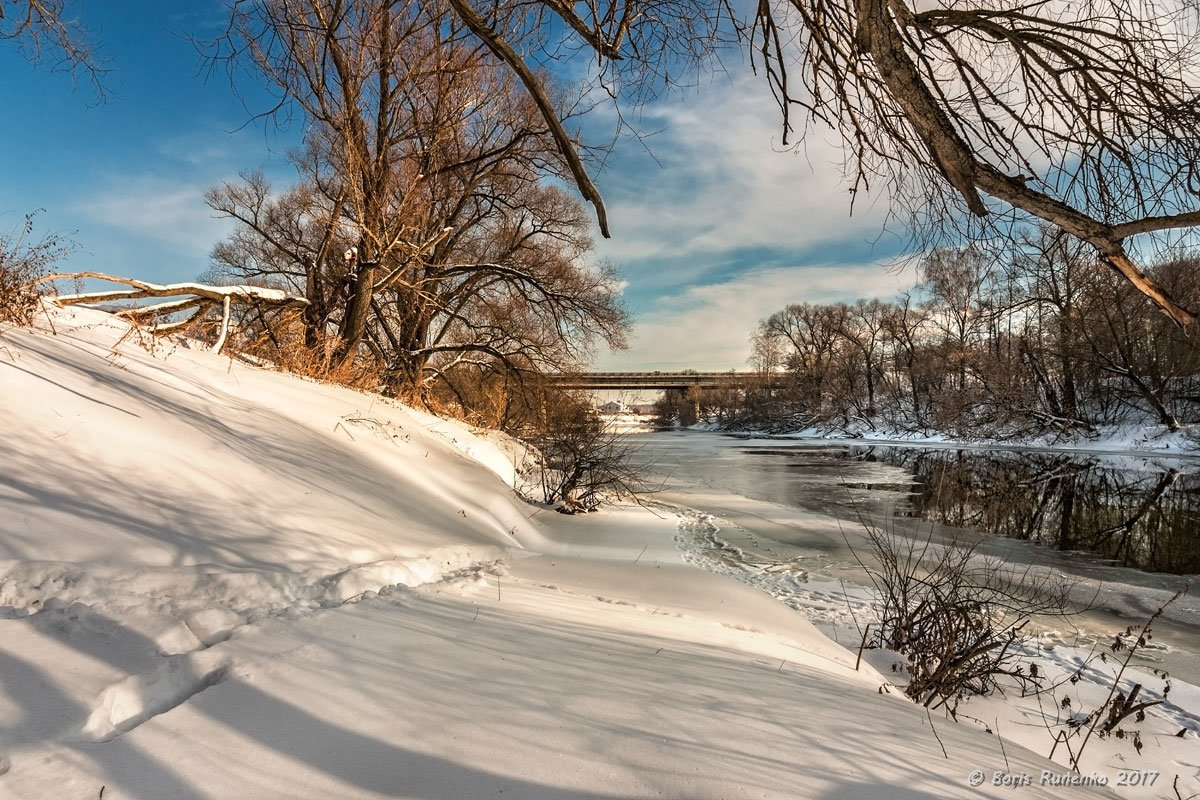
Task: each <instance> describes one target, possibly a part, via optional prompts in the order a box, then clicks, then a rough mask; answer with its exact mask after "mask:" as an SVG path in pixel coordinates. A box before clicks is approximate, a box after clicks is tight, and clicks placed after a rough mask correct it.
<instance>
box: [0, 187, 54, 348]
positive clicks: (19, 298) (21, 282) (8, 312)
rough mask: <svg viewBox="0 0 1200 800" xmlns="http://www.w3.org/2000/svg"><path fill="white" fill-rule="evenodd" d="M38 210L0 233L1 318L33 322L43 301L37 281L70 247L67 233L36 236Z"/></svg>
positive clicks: (26, 322) (12, 322)
mask: <svg viewBox="0 0 1200 800" xmlns="http://www.w3.org/2000/svg"><path fill="white" fill-rule="evenodd" d="M37 213H38V212H36V211H35V212H33V213H30V214H26V215H25V218H24V219H23V220H22V222H21V224H20V225H19V226H18V227H17V228H16V229H15V230H13V231H10V232H9V233H6V234H0V322H6V323H9V324H12V325H31V324H33V317H34V315H35V314H36V313H37V310H38V308H39V304H40V302H41V295H40V294H39V293H38V291H37V289H36V287H35V286H34V281H36V280H37V279H38V278H40V277H41V276H42V275H45V274H46V273H47V272H49V268H50V265H51V264H53V263H54V262H56V261H58V260H59V259H61V258H62V257H64V256H65V255H66V254H67V253H68V252H69V251H70V245H71V242H70V240H69V239H67V237H66V236H64V235H62V234H58V233H49V234H46V235H44V236H42V237H41V238H35V236H34V219H35V217H36V216H37Z"/></svg>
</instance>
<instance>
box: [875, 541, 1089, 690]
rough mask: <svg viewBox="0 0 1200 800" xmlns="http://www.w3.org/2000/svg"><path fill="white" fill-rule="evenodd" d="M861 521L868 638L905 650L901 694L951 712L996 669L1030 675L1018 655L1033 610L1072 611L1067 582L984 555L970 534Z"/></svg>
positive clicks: (992, 684)
mask: <svg viewBox="0 0 1200 800" xmlns="http://www.w3.org/2000/svg"><path fill="white" fill-rule="evenodd" d="M865 527H866V530H867V537H868V542H869V546H870V554H871V556H872V558H870V559H868V560H863V559H860V560H859V563H860V564H862V565H863V567H864V568H865V569H866V571H867V574H868V576H869V578H870V580H871V583H872V584H873V586H874V588H875V590H876V593H877V600H876V602H877V604H878V607H877V611H878V617H879V626H880V627H879V629H878V630H877V631H876V634H875V641H874V644H876V645H877V646H881V647H885V648H887V649H890V650H894V651H896V652H897V653H900V654H901V655H902V656H904V657H905V660H906V662H907V668H908V674H909V683H908V686H907V688H906V689H905V694H907V695H908V696H909V697H910V698H912V699H913V700H914V701H916V702H918V703H921V704H922V705H924V706H926V707H932V708H937V707H938V706H941V705H947V704H948V708H949V710H950V712H951V713H952V714H953V713H954V711H955V709H956V707H957V704H958V702H959V701H960V700H961V699H962V698H963V697H964V696H966V695H969V694H988V693H990V692H992V691H995V690H997V689H999V688H1000V686H999V684H998V681H999V679H1001V678H1002V677H1007V678H1009V679H1011V680H1014V681H1017V682H1018V683H1022V684H1029V683H1033V684H1036V683H1037V677H1036V676H1032V675H1030V674H1028V673H1026V672H1025V671H1024V669H1023V667H1022V666H1021V665H1020V663H1019V660H1020V658H1021V656H1022V655H1023V650H1024V646H1023V645H1024V643H1025V640H1026V638H1027V637H1026V634H1025V633H1024V629H1025V626H1026V625H1027V624H1028V623H1029V621H1030V620H1031V619H1032V618H1033V617H1034V616H1036V615H1056V616H1064V615H1068V614H1070V613H1072V612H1071V611H1070V603H1069V595H1070V589H1071V586H1070V584H1067V583H1063V582H1055V581H1054V579H1053V577H1052V576H1050V575H1048V574H1044V573H1037V572H1034V571H1033V570H1032V569H1031V568H1029V567H1026V568H1024V569H1019V568H1015V567H1011V566H1009V565H1007V564H1005V563H1004V562H1003V561H1002V560H1000V559H999V558H995V557H991V556H985V555H983V554H981V553H979V552H978V548H979V543H978V542H976V543H967V542H963V541H961V540H957V539H955V540H951V541H949V542H946V543H935V542H934V541H933V534H932V532H930V533H929V534H927V535H926V536H925V537H909V536H905V535H903V534H902V533H900V532H898V531H896V530H895V529H892V530H884V529H882V528H879V527H875V526H871V525H866V526H865ZM856 557H857V553H856ZM868 562H869V563H868Z"/></svg>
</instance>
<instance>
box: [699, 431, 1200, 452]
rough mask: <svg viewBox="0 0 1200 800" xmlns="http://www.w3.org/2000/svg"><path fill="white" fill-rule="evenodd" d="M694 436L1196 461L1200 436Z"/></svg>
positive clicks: (1152, 433) (827, 433) (1196, 433)
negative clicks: (1173, 458) (1158, 457)
mask: <svg viewBox="0 0 1200 800" xmlns="http://www.w3.org/2000/svg"><path fill="white" fill-rule="evenodd" d="M691 429H693V430H697V431H711V432H718V433H723V434H726V435H729V436H738V437H745V438H750V439H757V440H764V441H772V440H781V441H831V442H841V443H848V444H886V445H895V446H914V447H943V448H952V449H984V450H1036V451H1044V452H1067V453H1089V454H1096V455H1133V456H1154V455H1163V456H1171V457H1179V458H1200V430H1197V429H1196V428H1195V426H1186V427H1185V428H1184V429H1183V430H1179V431H1172V430H1170V429H1168V428H1167V427H1166V426H1162V425H1109V426H1098V427H1097V429H1096V431H1095V433H1093V434H1086V433H1081V432H1076V433H1073V434H1050V433H1046V434H1039V435H1033V436H1030V435H1013V436H992V437H988V436H976V437H969V436H955V435H953V434H951V433H928V432H919V431H905V430H899V429H889V428H886V427H875V428H873V427H869V426H866V425H858V426H855V427H852V428H841V427H836V426H832V425H827V426H813V427H806V428H800V429H796V430H773V429H768V428H761V427H758V428H755V427H740V426H739V427H730V426H722V425H717V424H713V423H700V424H698V425H694V426H692V428H691Z"/></svg>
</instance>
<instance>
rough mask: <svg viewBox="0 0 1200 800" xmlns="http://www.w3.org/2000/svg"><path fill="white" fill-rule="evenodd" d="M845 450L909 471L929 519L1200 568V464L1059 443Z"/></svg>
mask: <svg viewBox="0 0 1200 800" xmlns="http://www.w3.org/2000/svg"><path fill="white" fill-rule="evenodd" d="M840 455H842V457H843V458H849V459H852V460H855V461H878V462H881V463H884V464H889V465H892V466H897V467H903V468H905V469H907V470H909V471H911V472H912V474H913V476H914V483H913V485H912V486H910V487H904V489H905V490H907V491H908V492H909V501H908V507H909V508H908V511H907V513H909V514H912V515H913V516H918V517H920V518H922V519H930V520H934V521H937V522H940V523H943V524H946V525H952V526H955V527H962V528H974V529H976V530H979V531H983V532H986V533H989V534H993V535H998V536H1006V537H1009V538H1013V539H1023V540H1028V541H1034V542H1039V543H1041V544H1044V545H1047V546H1050V547H1054V548H1057V549H1059V550H1066V551H1084V552H1088V553H1092V554H1094V555H1097V556H1099V557H1101V558H1103V559H1106V560H1109V561H1111V562H1113V563H1115V564H1119V565H1121V566H1126V567H1134V568H1137V569H1142V570H1147V571H1151V572H1169V573H1175V574H1187V573H1197V572H1200V476H1197V475H1196V474H1185V473H1183V472H1180V471H1179V470H1178V469H1173V468H1172V469H1158V470H1151V471H1144V470H1136V471H1135V470H1128V469H1122V468H1120V467H1119V466H1116V465H1115V464H1110V463H1106V462H1103V461H1099V460H1095V459H1087V458H1081V457H1079V456H1074V455H1063V454H1059V453H1029V452H1022V453H1017V452H1004V451H964V450H919V449H914V448H899V447H852V448H848V449H847V450H844V451H842V452H841V453H840ZM854 488H874V489H881V488H889V489H892V490H895V489H897V488H900V487H898V486H894V485H889V486H887V487H883V486H877V485H871V486H867V485H858V484H856V485H855V487H854ZM898 513H906V512H905V511H903V510H899V509H898Z"/></svg>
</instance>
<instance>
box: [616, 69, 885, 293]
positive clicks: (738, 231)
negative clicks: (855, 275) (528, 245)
mask: <svg viewBox="0 0 1200 800" xmlns="http://www.w3.org/2000/svg"><path fill="white" fill-rule="evenodd" d="M746 72H747V73H748V70H747V71H746ZM641 121H642V126H643V127H644V128H645V129H648V130H655V129H662V132H661V133H658V134H655V135H653V136H651V137H650V138H649V140H648V143H649V146H650V149H651V151H652V152H653V153H654V155H655V157H656V158H657V159H658V160H659V161H660V162H661V163H662V168H661V169H660V168H658V167H657V166H653V165H650V166H645V165H643V168H641V169H639V170H637V171H636V172H635V173H634V174H628V173H627V171H624V170H622V171H620V172H617V171H614V173H613V174H610V175H601V182H602V184H604V183H606V184H608V185H607V186H602V189H603V191H604V194H605V198H606V200H607V201H608V202H609V217H610V220H611V227H612V231H613V237H614V238H613V239H612V240H610V241H602V242H601V243H600V244H599V252H600V253H601V254H602V255H604V256H606V257H608V258H611V259H612V260H614V261H615V262H617V263H618V264H623V265H626V266H628V267H629V268H630V271H631V272H632V271H635V270H636V268H637V265H636V264H635V263H631V262H638V261H646V260H653V261H655V262H658V263H660V264H661V262H663V261H664V260H667V259H671V260H673V261H675V264H676V266H675V267H674V268H673V270H676V271H677V270H678V269H679V268H680V266H681V262H685V261H688V260H690V258H691V257H693V256H700V257H702V258H704V259H706V260H711V259H712V258H713V256H714V255H716V254H719V253H728V252H731V251H734V250H738V249H745V248H756V247H767V248H772V249H776V250H782V251H785V252H787V251H790V252H796V251H799V250H802V249H810V248H813V247H815V246H818V245H821V244H828V243H831V242H837V241H844V240H847V239H850V238H854V239H857V240H859V241H861V240H863V239H866V238H872V237H873V236H875V235H876V234H877V233H878V232H879V231H880V229H881V227H882V223H883V218H884V208H883V206H884V204H883V203H878V204H876V206H874V207H872V206H871V205H870V204H869V203H868V202H866V201H865V199H864V198H860V199H859V201H858V205H856V206H855V209H854V215H853V217H851V213H850V212H851V203H850V199H851V198H850V193H849V191H848V189H849V187H848V184H847V183H846V182H845V181H844V180H843V179H842V173H841V160H842V155H841V151H840V150H839V149H838V148H837V147H835V146H833V145H832V144H831V143H830V142H829V141H827V140H826V139H825V138H823V137H821V136H819V135H816V134H812V135H810V136H809V137H808V139H807V140H806V141H805V143H804V145H803V147H802V149H801V150H800V151H799V152H794V151H792V150H790V149H784V148H783V147H782V144H781V138H782V137H781V128H780V115H779V111H778V109H777V108H776V106H775V105H774V101H773V100H772V98H771V97H770V95H769V93H768V92H767V91H766V88H765V86H764V84H763V81H762V80H760V79H758V78H755V77H754V76H751V75H746V76H744V77H741V78H739V79H736V80H734V81H729V80H724V81H719V82H715V83H713V84H712V85H711V86H708V87H706V88H704V89H703V90H700V91H697V92H696V93H694V94H689V95H686V96H684V97H682V98H673V99H672V100H671V101H669V102H663V103H659V104H656V105H655V106H653V107H651V108H649V109H647V110H646V111H645V112H644V113H643V115H642V117H641ZM619 147H621V148H623V149H624V150H625V151H626V152H630V150H631V149H632V148H636V147H637V144H636V143H633V142H629V141H624V142H621V143H620V144H619ZM643 161H648V159H643ZM667 269H672V268H671V267H667Z"/></svg>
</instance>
